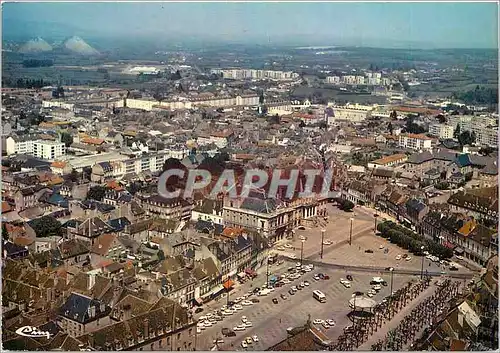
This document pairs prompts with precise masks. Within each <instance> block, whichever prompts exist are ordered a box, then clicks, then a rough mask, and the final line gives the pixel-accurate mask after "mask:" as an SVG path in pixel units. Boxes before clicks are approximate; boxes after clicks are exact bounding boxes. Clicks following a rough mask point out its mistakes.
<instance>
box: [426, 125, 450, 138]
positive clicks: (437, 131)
mask: <svg viewBox="0 0 500 353" xmlns="http://www.w3.org/2000/svg"><path fill="white" fill-rule="evenodd" d="M454 131H455V128H454V127H453V126H452V125H445V124H431V125H429V134H431V135H432V136H436V137H439V138H440V139H443V140H444V139H452V138H453V132H454Z"/></svg>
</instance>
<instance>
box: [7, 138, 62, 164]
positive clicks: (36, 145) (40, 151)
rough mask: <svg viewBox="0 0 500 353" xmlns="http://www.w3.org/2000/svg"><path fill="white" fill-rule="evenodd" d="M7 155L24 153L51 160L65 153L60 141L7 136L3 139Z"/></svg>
mask: <svg viewBox="0 0 500 353" xmlns="http://www.w3.org/2000/svg"><path fill="white" fill-rule="evenodd" d="M5 147H6V148H5V150H6V152H7V155H8V156H10V155H13V154H26V155H31V156H34V157H37V158H42V159H48V160H53V159H56V158H58V157H60V156H62V155H64V154H66V146H65V145H64V143H62V142H57V141H50V140H38V139H35V137H34V136H9V137H8V138H7V140H6V141H5Z"/></svg>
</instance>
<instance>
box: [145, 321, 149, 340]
mask: <svg viewBox="0 0 500 353" xmlns="http://www.w3.org/2000/svg"><path fill="white" fill-rule="evenodd" d="M148 338H149V320H148V319H144V339H148Z"/></svg>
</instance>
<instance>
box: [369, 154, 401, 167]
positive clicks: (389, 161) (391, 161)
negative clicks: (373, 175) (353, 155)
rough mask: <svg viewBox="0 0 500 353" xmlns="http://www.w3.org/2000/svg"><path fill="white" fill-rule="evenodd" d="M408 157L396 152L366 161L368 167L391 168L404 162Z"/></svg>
mask: <svg viewBox="0 0 500 353" xmlns="http://www.w3.org/2000/svg"><path fill="white" fill-rule="evenodd" d="M407 159H408V157H407V156H406V154H402V153H398V154H393V155H391V156H387V157H383V158H379V159H376V160H374V161H371V162H369V163H368V168H370V169H371V168H381V167H382V168H392V167H396V166H398V165H400V164H403V163H405V162H406V160H407Z"/></svg>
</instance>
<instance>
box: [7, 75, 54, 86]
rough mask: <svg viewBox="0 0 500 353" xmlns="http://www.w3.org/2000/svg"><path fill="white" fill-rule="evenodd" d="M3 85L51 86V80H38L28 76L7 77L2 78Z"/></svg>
mask: <svg viewBox="0 0 500 353" xmlns="http://www.w3.org/2000/svg"><path fill="white" fill-rule="evenodd" d="M2 85H3V86H5V87H12V88H29V89H33V88H35V89H38V88H42V87H45V86H50V82H48V81H45V80H44V79H43V78H41V79H37V80H35V79H28V78H18V79H17V80H13V79H10V78H8V77H6V78H2Z"/></svg>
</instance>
